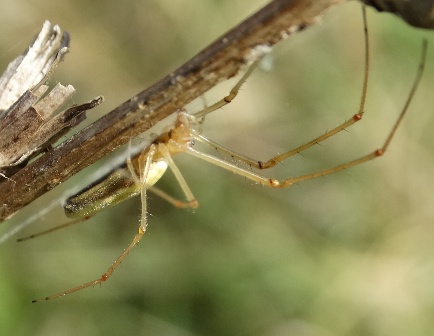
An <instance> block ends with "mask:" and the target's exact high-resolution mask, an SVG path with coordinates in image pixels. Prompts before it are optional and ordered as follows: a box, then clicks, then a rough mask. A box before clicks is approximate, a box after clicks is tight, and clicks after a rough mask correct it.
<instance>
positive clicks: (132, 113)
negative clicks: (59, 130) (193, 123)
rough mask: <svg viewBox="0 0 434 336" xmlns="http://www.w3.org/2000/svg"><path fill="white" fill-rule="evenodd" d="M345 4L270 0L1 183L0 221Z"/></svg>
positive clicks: (337, 0)
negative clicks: (178, 64)
mask: <svg viewBox="0 0 434 336" xmlns="http://www.w3.org/2000/svg"><path fill="white" fill-rule="evenodd" d="M343 1H345V0H274V1H271V2H270V3H269V4H268V5H266V6H265V7H263V8H262V9H260V10H259V11H258V12H256V13H255V14H253V15H252V16H251V17H249V18H248V19H246V20H245V21H243V22H241V23H240V24H239V25H238V26H236V27H235V28H233V29H232V30H230V31H229V32H228V33H227V34H225V35H224V36H222V37H220V38H219V39H217V40H216V41H215V42H214V43H212V44H211V45H210V46H209V47H207V48H206V49H204V50H203V51H201V52H200V53H199V54H197V55H196V56H195V57H193V58H192V59H191V60H189V61H188V62H187V63H185V64H184V65H182V66H181V67H180V68H178V69H177V70H176V71H174V72H173V73H171V74H169V75H168V76H166V77H165V78H163V79H162V80H160V81H159V82H157V83H155V84H154V85H152V86H151V87H149V88H148V89H146V90H144V91H142V92H140V93H139V94H137V95H136V96H134V97H132V98H131V99H129V100H128V101H126V102H124V103H123V104H121V105H119V106H118V107H117V108H115V109H114V110H113V111H111V112H109V113H108V114H107V115H105V116H104V117H102V118H101V119H99V120H97V121H96V122H94V123H93V124H92V125H90V126H88V127H86V128H85V129H83V130H81V131H80V132H79V133H77V134H76V135H74V136H73V137H72V138H70V139H68V140H66V141H65V142H63V143H62V144H60V145H59V146H58V147H56V148H54V149H53V150H51V151H49V152H47V153H46V154H45V155H43V156H41V157H40V158H38V159H37V160H35V161H34V162H32V163H30V164H29V165H27V166H26V167H24V168H23V169H21V170H20V171H18V172H17V173H16V174H15V175H13V176H11V177H10V179H7V180H4V181H3V183H2V184H0V188H1V189H0V190H1V193H0V204H2V209H1V211H0V220H3V219H5V218H8V217H10V216H11V215H12V214H14V213H15V212H16V211H17V210H19V209H20V208H22V207H24V206H25V205H27V204H29V203H30V202H32V201H33V200H34V199H36V198H37V197H39V196H41V195H42V194H44V193H46V192H47V191H49V190H51V189H52V188H54V187H55V186H56V185H58V184H60V183H62V182H64V181H65V180H67V179H68V178H69V177H71V176H72V175H74V174H75V173H77V172H79V171H80V170H82V169H83V168H85V167H87V166H89V165H90V164H92V163H94V162H96V161H97V160H98V159H100V158H101V157H103V156H104V155H106V154H108V153H109V152H111V151H113V150H114V149H116V148H117V147H119V146H121V145H123V144H125V143H127V142H128V141H129V139H130V138H132V137H135V136H137V135H139V134H140V133H143V132H144V131H146V130H147V129H149V128H150V127H152V126H153V125H155V124H156V123H158V122H159V121H161V120H162V119H164V118H165V117H167V116H168V115H170V114H172V113H175V112H176V111H177V110H178V109H180V108H182V107H183V106H185V105H186V104H188V103H189V102H191V101H192V100H194V99H195V98H197V97H200V96H201V95H202V94H203V93H205V92H206V91H208V90H209V89H211V88H212V87H213V86H215V85H216V84H217V83H219V82H221V81H224V80H226V79H228V78H230V77H232V76H235V75H236V74H237V73H238V71H239V70H240V69H242V68H243V67H245V66H246V64H249V63H251V62H252V61H254V60H255V59H257V58H258V57H260V56H261V55H262V54H263V53H264V52H266V51H268V50H269V49H270V48H271V47H272V46H273V45H275V44H276V43H278V42H279V41H281V40H283V39H286V38H287V37H288V36H290V35H292V34H294V33H296V32H298V31H301V30H303V29H304V28H306V27H308V26H310V25H312V24H314V23H317V22H318V21H319V20H318V17H319V16H320V15H322V14H323V13H324V12H325V10H326V9H327V8H329V7H330V6H331V5H334V4H336V3H340V2H343Z"/></svg>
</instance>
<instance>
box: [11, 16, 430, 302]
mask: <svg viewBox="0 0 434 336" xmlns="http://www.w3.org/2000/svg"><path fill="white" fill-rule="evenodd" d="M363 24H364V28H365V29H364V40H365V70H364V80H363V88H362V95H361V99H360V105H359V110H358V112H357V113H356V114H354V115H353V116H352V117H351V118H350V119H348V120H347V121H345V122H344V123H342V124H341V125H339V126H337V127H335V128H334V129H332V130H330V131H327V132H326V133H325V134H323V135H321V136H319V137H317V138H315V139H313V140H311V141H309V142H307V143H305V144H303V145H301V146H299V147H297V148H294V149H292V150H289V151H287V152H285V153H283V154H280V155H278V156H275V157H273V158H271V159H269V160H268V161H258V160H254V159H251V158H248V157H246V156H243V155H240V154H237V153H234V152H233V151H231V150H230V149H228V148H226V147H223V146H221V145H220V144H218V143H216V142H214V141H212V140H209V139H207V138H206V137H204V136H202V135H201V124H202V123H203V121H204V119H205V117H206V115H207V114H209V113H211V112H213V111H215V110H217V109H219V108H221V107H223V106H224V105H226V104H229V103H230V102H231V101H232V100H233V99H234V98H235V97H236V96H237V94H238V92H239V89H240V87H241V85H242V84H243V83H244V82H245V81H246V79H247V77H248V76H250V74H251V73H252V72H253V70H254V69H255V67H256V65H257V62H256V63H254V64H253V65H251V66H250V67H249V68H248V70H247V71H246V73H245V74H244V75H243V76H242V78H241V79H240V80H239V81H238V82H237V83H236V85H235V86H234V87H233V88H232V89H231V91H230V93H229V95H227V96H226V97H224V98H223V99H221V100H220V101H218V102H216V103H215V104H213V105H211V106H209V107H205V108H204V109H203V110H201V111H199V112H196V113H194V114H188V113H186V112H184V111H179V112H178V115H177V118H176V121H175V123H174V124H173V125H172V126H171V127H170V128H168V129H166V130H165V131H164V132H163V133H162V134H160V135H159V136H158V137H157V138H156V139H155V140H154V141H153V142H152V144H151V145H150V146H149V147H148V148H146V149H144V150H143V151H141V152H140V153H139V154H137V155H135V156H133V157H131V158H129V159H127V161H126V163H125V164H123V165H122V166H120V167H118V168H116V169H114V170H113V171H111V172H110V173H108V174H107V175H105V176H104V177H102V178H101V179H100V180H98V181H96V182H95V183H93V184H91V185H90V186H88V187H87V188H85V189H84V190H82V191H80V192H79V193H78V194H76V195H73V196H71V197H69V198H68V199H67V201H66V203H65V205H64V208H65V212H66V215H67V216H68V217H71V218H75V220H73V221H71V222H68V223H66V224H63V225H60V226H57V227H54V228H52V229H49V230H47V231H43V232H40V233H37V234H34V235H31V236H29V237H25V238H21V239H19V241H22V240H25V239H28V238H33V237H36V236H39V235H41V234H46V233H49V232H52V231H54V230H57V229H60V228H63V227H66V226H70V225H73V224H75V223H78V222H81V221H83V220H86V219H88V218H89V217H91V216H93V215H94V214H95V213H96V212H98V211H100V210H102V209H103V208H105V207H107V206H110V205H114V204H117V203H120V202H122V201H123V200H125V199H127V198H129V197H132V196H135V195H138V194H140V197H141V206H142V212H141V220H140V226H139V229H138V233H137V234H136V235H135V236H134V238H133V240H132V241H131V243H130V244H129V245H128V247H127V248H126V249H125V250H124V251H123V253H122V254H121V255H120V256H119V257H118V259H117V260H116V261H115V262H114V263H113V264H112V265H111V266H110V267H109V268H108V270H107V271H106V272H105V273H104V274H103V275H102V276H101V277H99V278H97V279H95V280H92V281H90V282H87V283H84V284H82V285H79V286H76V287H73V288H70V289H68V290H66V291H63V292H60V293H57V294H54V295H51V296H47V297H45V298H42V299H38V300H34V301H33V302H39V301H44V300H51V299H54V298H59V297H62V296H65V295H66V294H70V293H73V292H76V291H78V290H81V289H83V288H87V287H90V286H93V285H96V284H100V283H102V282H104V281H106V280H107V279H108V278H109V277H110V276H111V275H112V273H113V272H114V270H115V269H116V268H117V267H118V266H119V264H120V263H121V262H122V261H123V259H124V258H125V257H126V256H127V255H128V254H129V253H130V252H131V250H132V249H133V248H134V246H135V245H137V243H138V242H139V241H140V240H141V239H142V237H143V236H144V234H145V232H146V228H147V225H148V221H147V216H146V215H147V202H146V201H147V191H148V190H149V191H151V192H153V193H155V194H156V195H158V196H160V197H161V198H163V199H165V200H166V201H168V202H169V203H171V204H173V205H174V206H176V207H179V208H197V207H198V205H199V204H198V201H197V200H196V199H195V197H194V195H193V193H192V192H191V190H190V188H189V186H188V184H187V182H186V181H185V179H184V177H183V176H182V174H181V172H180V170H179V169H178V167H177V165H176V164H175V162H174V161H173V159H172V157H173V156H174V155H176V154H179V153H187V154H190V155H192V156H195V157H197V158H199V159H201V160H204V161H208V162H209V163H211V164H214V165H216V166H219V167H221V168H223V169H226V170H229V171H231V172H233V173H235V174H237V175H241V176H243V177H245V178H247V179H249V180H251V181H253V182H255V183H257V184H260V185H263V186H268V187H273V188H286V187H290V186H292V185H293V184H295V183H298V182H302V181H305V180H310V179H315V178H317V177H320V176H324V175H328V174H331V173H335V172H339V171H341V170H344V169H348V168H351V167H353V166H356V165H359V164H362V163H364V162H366V161H370V160H372V159H375V158H377V157H380V156H382V155H383V154H384V153H385V152H386V150H387V149H388V147H389V145H390V143H391V141H392V139H393V137H394V136H395V134H396V131H397V129H398V127H399V125H400V124H401V122H402V120H403V118H404V116H405V114H406V112H407V110H408V106H409V104H410V102H411V100H412V98H413V96H414V93H415V91H416V88H417V86H418V84H419V81H420V78H421V76H422V73H423V68H424V64H425V58H426V50H427V42H426V41H424V42H423V46H422V55H421V60H420V63H419V68H418V71H417V74H416V78H415V81H414V83H413V86H412V88H411V91H410V94H409V96H408V98H407V100H406V103H405V105H404V107H403V109H402V111H401V112H400V114H399V116H398V118H397V120H396V122H395V123H394V125H393V127H392V129H391V131H390V132H389V134H388V136H387V137H386V140H385V142H384V144H383V145H382V146H381V147H380V148H378V149H376V150H374V151H373V152H371V153H369V154H367V155H364V156H361V157H359V158H357V159H355V160H353V161H350V162H346V163H343V164H340V165H337V166H335V167H332V168H328V169H325V170H321V171H317V172H313V173H308V174H305V175H301V176H296V177H289V178H286V179H283V180H277V179H274V178H269V177H264V176H262V175H260V174H257V173H255V172H253V171H252V170H251V169H245V168H242V167H240V166H238V165H236V164H234V163H232V162H230V161H226V160H223V159H220V158H217V157H215V156H212V155H209V154H206V153H203V152H200V151H198V150H196V149H194V146H193V145H194V142H195V141H196V142H200V143H203V144H205V145H207V146H209V147H211V148H214V149H216V150H217V151H219V152H221V153H222V154H223V155H226V156H227V157H229V158H231V159H232V160H235V161H239V162H242V163H245V164H246V165H247V166H249V168H254V169H257V170H264V169H268V168H271V167H274V166H275V165H277V164H278V163H280V162H282V161H283V160H285V159H287V158H289V157H291V156H293V155H295V154H297V153H300V152H302V151H304V150H306V149H307V148H309V147H312V146H314V145H316V144H318V143H320V142H322V141H324V140H326V139H328V138H330V137H332V136H333V135H335V134H337V133H339V132H340V131H342V130H345V129H347V128H348V127H349V126H351V125H353V124H354V123H356V122H357V121H359V120H361V118H362V116H363V114H364V104H365V100H366V92H367V84H368V70H369V39H368V31H367V23H366V11H365V9H364V8H363ZM168 167H169V168H170V169H171V170H172V171H173V173H174V175H175V177H176V179H177V181H178V183H179V185H180V187H181V189H182V191H183V193H184V195H185V199H186V200H185V201H181V200H178V199H175V198H173V197H172V196H170V195H168V194H167V193H165V192H164V191H162V190H160V189H158V188H157V187H155V186H154V184H155V183H156V182H157V181H158V180H159V179H160V178H161V177H162V176H163V175H164V173H165V172H166V170H167V168H168Z"/></svg>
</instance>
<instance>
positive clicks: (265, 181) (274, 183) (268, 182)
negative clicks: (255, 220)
mask: <svg viewBox="0 0 434 336" xmlns="http://www.w3.org/2000/svg"><path fill="white" fill-rule="evenodd" d="M426 52H427V41H426V40H424V41H423V43H422V53H421V60H420V63H419V67H418V71H417V73H416V78H415V80H414V82H413V85H412V88H411V91H410V94H409V96H408V98H407V100H406V102H405V104H404V108H403V109H402V111H401V113H400V114H399V116H398V118H397V120H396V122H395V124H394V125H393V127H392V130H391V131H390V133H389V135H388V136H387V138H386V141H385V142H384V144H383V146H382V147H380V148H379V149H376V150H375V151H373V152H372V153H370V154H367V155H365V156H362V157H360V158H358V159H355V160H353V161H350V162H347V163H344V164H341V165H338V166H335V167H332V168H329V169H325V170H321V171H319V172H315V173H310V174H305V175H301V176H297V177H290V178H287V179H284V180H277V179H274V178H268V177H263V176H260V175H258V174H256V173H254V172H252V171H250V170H247V169H243V168H240V167H238V166H237V165H235V164H232V163H229V162H227V161H224V160H221V159H219V158H216V157H214V156H212V155H209V154H205V153H201V152H199V151H196V150H195V149H193V148H189V149H188V150H187V153H189V154H191V155H193V156H195V157H197V158H199V159H202V160H204V161H208V162H210V163H212V164H214V165H217V166H219V167H221V168H224V169H226V170H229V171H231V172H233V173H235V174H238V175H241V176H244V177H246V178H248V179H250V180H252V181H254V182H256V183H259V184H261V185H265V186H268V187H273V188H286V187H290V186H291V185H293V184H294V183H298V182H302V181H306V180H311V179H314V178H317V177H320V176H325V175H328V174H332V173H336V172H339V171H341V170H344V169H348V168H351V167H354V166H357V165H359V164H362V163H364V162H366V161H369V160H373V159H375V158H377V157H380V156H382V155H383V154H384V153H385V152H386V150H387V149H388V147H389V145H390V143H391V141H392V139H393V137H394V136H395V134H396V131H397V130H398V127H399V126H400V124H401V122H402V120H403V118H404V116H405V114H406V113H407V110H408V107H409V105H410V102H411V100H412V99H413V96H414V94H415V92H416V89H417V87H418V85H419V82H420V79H421V77H422V74H423V70H424V66H425V60H426ZM328 133H329V132H328ZM328 133H326V134H328ZM195 138H197V139H198V140H200V141H202V142H205V143H207V144H210V145H211V146H216V148H217V149H219V150H222V151H223V152H224V153H225V154H227V155H230V156H231V157H233V158H235V159H238V160H240V161H244V162H246V163H247V164H252V165H253V166H255V165H254V163H255V162H260V161H254V160H252V159H246V158H245V157H244V156H241V155H239V154H236V153H234V152H232V151H230V150H228V149H227V148H224V147H222V146H220V145H218V144H216V143H214V142H211V141H209V140H208V139H206V138H204V137H199V136H197V137H195ZM304 149H305V148H304ZM290 152H294V150H293V151H290ZM290 152H287V153H290ZM287 153H285V154H282V155H279V156H276V157H275V158H272V159H271V160H269V161H268V162H271V161H273V162H275V163H274V164H276V163H277V162H280V161H282V160H283V159H285V158H286V157H287V156H285V155H286V154H287ZM274 164H273V165H274ZM270 166H272V165H270ZM270 166H266V167H264V166H255V167H256V168H262V169H263V168H269V167H270Z"/></svg>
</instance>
